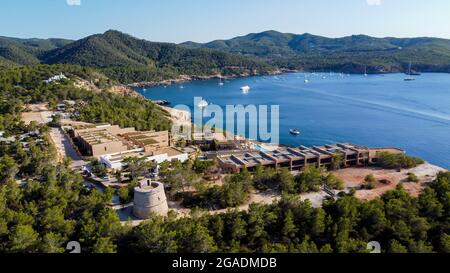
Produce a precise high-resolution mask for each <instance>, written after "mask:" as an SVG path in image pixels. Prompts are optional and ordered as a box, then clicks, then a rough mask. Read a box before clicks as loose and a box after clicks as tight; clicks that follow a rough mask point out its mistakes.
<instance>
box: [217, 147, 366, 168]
mask: <svg viewBox="0 0 450 273" xmlns="http://www.w3.org/2000/svg"><path fill="white" fill-rule="evenodd" d="M369 151H370V149H369V148H367V147H364V146H360V145H355V144H332V145H325V146H320V147H318V146H315V147H305V146H300V147H295V148H294V147H292V148H291V147H279V148H277V149H276V150H274V151H252V152H237V153H230V154H224V155H220V156H218V158H219V160H220V161H222V162H224V163H229V164H236V165H245V166H249V167H251V166H257V165H269V164H275V162H278V163H284V162H290V161H297V160H304V159H309V158H318V157H321V158H331V157H332V156H333V155H334V154H335V153H341V154H347V155H354V154H357V153H358V152H369Z"/></svg>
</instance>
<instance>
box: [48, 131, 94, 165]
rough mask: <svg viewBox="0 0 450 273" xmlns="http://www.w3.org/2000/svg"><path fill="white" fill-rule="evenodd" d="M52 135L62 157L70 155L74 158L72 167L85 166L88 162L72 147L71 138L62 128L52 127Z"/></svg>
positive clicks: (69, 156)
mask: <svg viewBox="0 0 450 273" xmlns="http://www.w3.org/2000/svg"><path fill="white" fill-rule="evenodd" d="M50 136H51V138H52V140H53V142H54V143H55V145H56V148H57V149H58V154H59V156H60V157H61V158H64V157H68V158H70V159H72V164H71V167H72V168H79V167H82V166H85V165H86V164H87V162H85V161H83V160H82V159H81V157H80V156H79V155H78V153H77V152H76V151H75V149H74V148H73V147H72V144H71V143H70V140H69V139H68V138H67V136H66V135H65V134H64V132H63V130H62V129H61V128H52V130H51V132H50Z"/></svg>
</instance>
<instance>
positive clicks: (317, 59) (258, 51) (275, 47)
mask: <svg viewBox="0 0 450 273" xmlns="http://www.w3.org/2000/svg"><path fill="white" fill-rule="evenodd" d="M183 45H185V46H186V47H189V48H210V49H217V50H221V51H224V52H229V53H237V54H241V55H245V56H255V57H258V58H260V59H264V60H269V61H270V62H271V63H272V64H275V65H278V66H285V67H288V68H292V69H306V70H342V71H345V72H354V73H361V72H364V70H365V67H366V66H367V69H368V72H372V73H379V72H403V71H406V70H407V68H408V67H409V63H410V62H412V65H413V69H414V70H417V71H423V72H426V71H430V72H431V71H439V72H450V40H446V39H439V38H427V37H423V38H374V37H370V36H365V35H354V36H349V37H343V38H335V39H334V38H326V37H321V36H315V35H311V34H301V35H298V34H290V33H280V32H276V31H266V32H262V33H253V34H249V35H246V36H242V37H236V38H233V39H230V40H217V41H213V42H210V43H206V44H198V43H193V42H186V43H184V44H183Z"/></svg>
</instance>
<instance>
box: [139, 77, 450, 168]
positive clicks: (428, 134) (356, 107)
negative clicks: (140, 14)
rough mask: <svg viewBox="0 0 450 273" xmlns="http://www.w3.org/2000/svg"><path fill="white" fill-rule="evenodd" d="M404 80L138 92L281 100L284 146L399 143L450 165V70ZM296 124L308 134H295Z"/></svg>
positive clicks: (253, 80)
mask: <svg viewBox="0 0 450 273" xmlns="http://www.w3.org/2000/svg"><path fill="white" fill-rule="evenodd" d="M305 78H307V79H308V80H309V82H308V83H305ZM404 78H405V75H403V74H388V75H369V76H367V77H364V76H363V75H341V74H328V73H326V74H303V73H290V74H283V75H278V76H259V77H250V78H239V79H234V80H228V81H226V82H225V84H224V86H219V84H218V81H217V80H211V81H195V82H189V83H183V84H182V85H170V86H166V87H163V86H160V87H155V88H149V89H144V88H139V89H137V91H138V92H140V93H141V94H143V95H144V96H145V97H147V98H150V99H154V100H168V101H170V102H171V103H172V104H171V105H172V106H174V105H178V104H185V105H188V106H189V107H191V108H193V105H194V101H193V97H195V96H197V97H203V98H204V99H206V100H207V101H208V102H210V103H213V104H216V105H220V106H225V105H229V104H232V105H234V104H243V105H249V104H254V105H279V106H280V143H282V144H289V145H296V146H298V145H305V146H313V145H323V144H330V143H337V142H350V143H356V144H360V145H364V146H368V147H398V148H402V149H404V150H406V151H407V152H408V154H410V155H414V156H419V157H421V158H423V159H425V160H427V161H429V162H431V163H433V164H437V165H439V166H442V167H445V168H447V169H450V74H439V73H426V74H423V75H422V76H418V77H416V80H415V81H410V82H406V81H404ZM244 85H250V86H251V88H252V89H251V91H250V93H249V94H243V93H242V92H241V91H240V87H241V86H244ZM180 86H183V87H184V88H180ZM292 128H298V129H299V130H301V132H302V134H301V135H300V136H292V135H290V134H289V130H290V129H292Z"/></svg>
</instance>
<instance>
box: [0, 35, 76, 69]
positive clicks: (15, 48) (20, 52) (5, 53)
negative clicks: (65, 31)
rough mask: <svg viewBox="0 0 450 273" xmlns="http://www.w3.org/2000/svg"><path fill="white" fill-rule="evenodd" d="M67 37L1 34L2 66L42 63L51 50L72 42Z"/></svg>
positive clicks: (0, 64) (0, 54)
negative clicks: (18, 36) (25, 36)
mask: <svg viewBox="0 0 450 273" xmlns="http://www.w3.org/2000/svg"><path fill="white" fill-rule="evenodd" d="M71 42H72V41H71V40H65V39H19V38H9V37H1V36H0V67H2V66H8V67H10V66H15V65H30V64H37V63H40V62H41V61H40V57H42V55H43V54H44V53H45V52H47V51H49V50H53V49H56V48H59V47H62V46H65V45H67V44H69V43H71Z"/></svg>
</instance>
